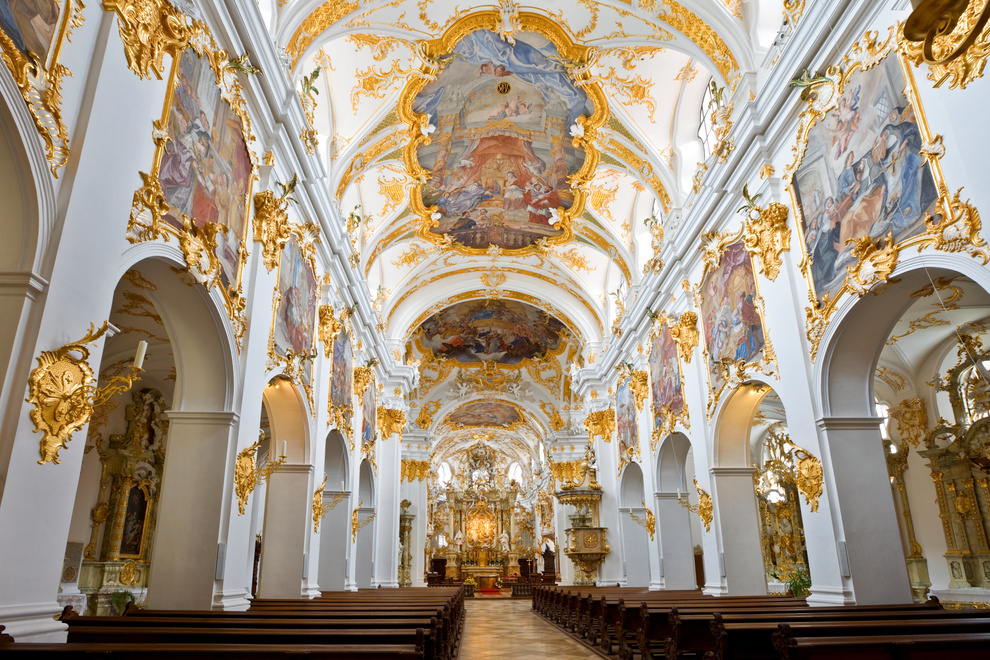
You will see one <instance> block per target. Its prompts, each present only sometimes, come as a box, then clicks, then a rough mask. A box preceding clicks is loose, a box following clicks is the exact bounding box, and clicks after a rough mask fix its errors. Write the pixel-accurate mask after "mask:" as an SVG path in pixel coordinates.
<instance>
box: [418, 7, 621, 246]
mask: <svg viewBox="0 0 990 660" xmlns="http://www.w3.org/2000/svg"><path fill="white" fill-rule="evenodd" d="M489 14H492V12H484V13H483V14H479V15H476V16H475V17H468V19H465V20H464V21H461V22H460V23H459V27H458V26H455V27H454V28H452V29H451V31H449V32H448V33H447V35H445V36H444V37H442V38H441V39H439V40H436V41H434V42H427V44H425V50H426V51H427V52H430V51H433V52H435V53H436V60H435V61H437V62H438V65H437V66H436V67H435V68H436V69H437V72H436V74H435V75H436V78H435V79H430V80H429V81H427V80H425V79H421V78H414V79H413V80H412V81H411V82H410V83H409V84H408V85H407V87H406V89H405V91H404V94H403V101H402V102H401V105H400V116H403V115H404V116H405V118H406V119H407V123H408V124H409V125H410V126H411V130H412V131H413V133H414V138H417V136H418V139H413V140H412V141H411V142H410V144H409V146H408V147H407V151H406V164H407V166H409V167H410V168H411V170H413V171H412V172H411V174H413V175H414V176H415V178H417V179H418V180H420V181H422V182H423V183H422V184H421V185H420V186H419V188H418V190H417V189H413V191H412V192H411V200H410V201H411V204H412V207H413V209H414V210H416V211H417V212H419V213H420V215H421V217H422V218H423V219H424V226H423V231H422V232H421V234H422V235H423V236H424V237H426V238H429V239H431V240H433V241H434V242H438V243H439V242H442V241H447V240H449V239H453V241H454V242H455V243H456V244H457V247H459V248H460V249H466V250H469V251H471V250H487V249H489V248H490V247H491V246H497V247H499V248H501V249H507V250H520V249H526V248H530V247H531V246H533V245H534V244H535V243H536V242H537V241H539V240H541V239H549V240H551V241H563V240H568V239H569V238H570V236H571V230H570V218H571V217H572V216H573V215H575V214H577V213H580V212H581V209H582V207H583V204H584V193H583V190H582V189H581V185H582V184H583V183H585V182H586V181H587V180H588V179H589V178H590V177H591V175H592V173H593V170H594V166H595V164H596V163H597V160H598V155H597V152H596V151H595V150H594V147H593V146H592V145H591V144H589V140H590V138H591V137H592V136H593V135H594V131H595V129H596V128H597V127H598V126H600V125H601V124H602V123H604V120H605V114H606V106H605V103H604V99H603V97H602V101H601V103H599V102H597V101H596V94H595V91H597V92H598V95H600V93H601V92H600V90H598V88H597V86H595V85H590V84H582V83H583V82H584V81H578V82H575V78H574V77H572V70H573V69H574V67H575V66H577V65H579V64H580V63H581V58H585V57H586V51H587V49H585V48H581V47H575V46H573V45H572V44H570V42H569V41H568V40H567V39H566V37H564V35H563V34H562V33H560V32H559V28H557V27H556V26H552V25H551V24H549V23H548V22H546V21H545V19H540V18H539V17H537V16H531V17H529V22H530V23H531V25H528V26H527V25H526V21H525V20H524V21H523V26H524V29H523V30H520V31H518V32H514V33H513V34H511V35H506V34H504V33H503V34H502V35H501V36H500V35H499V34H497V33H496V32H494V31H493V30H495V29H496V28H497V26H496V25H495V24H494V21H488V20H487V18H486V17H488V15H489ZM492 16H494V14H492ZM521 17H522V16H521ZM472 18H474V20H469V19H472ZM465 21H466V22H465ZM479 28H482V29H479ZM484 28H490V29H484ZM439 62H443V63H444V64H439ZM592 87H594V91H593V90H592ZM589 93H590V95H589ZM599 108H600V109H599ZM410 110H411V112H409V111H410ZM448 237H449V238H448Z"/></svg>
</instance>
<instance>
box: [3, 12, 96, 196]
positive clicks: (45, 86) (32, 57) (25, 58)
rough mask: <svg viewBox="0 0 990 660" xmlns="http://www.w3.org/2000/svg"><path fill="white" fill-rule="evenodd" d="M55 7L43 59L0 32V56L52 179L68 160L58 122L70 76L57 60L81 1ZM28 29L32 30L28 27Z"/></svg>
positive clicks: (80, 18) (79, 21)
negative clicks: (41, 142) (58, 10)
mask: <svg viewBox="0 0 990 660" xmlns="http://www.w3.org/2000/svg"><path fill="white" fill-rule="evenodd" d="M58 4H60V5H66V7H65V8H64V9H63V16H62V18H61V20H59V21H58V25H57V26H56V27H55V31H54V34H53V35H51V36H50V37H49V43H47V44H44V45H46V46H47V47H48V53H47V57H45V59H44V60H42V58H41V55H39V54H38V53H34V52H31V51H28V52H27V54H25V52H24V51H22V50H21V49H20V48H19V47H18V46H17V44H16V43H15V42H14V40H13V39H11V38H10V37H9V36H8V35H7V33H6V32H5V31H3V30H0V57H2V58H3V62H4V64H6V65H7V68H8V69H10V73H11V75H12V76H13V77H14V82H15V83H17V87H18V89H19V90H20V92H21V96H23V97H24V102H25V103H27V107H28V111H29V112H30V113H31V118H32V119H33V120H34V125H35V127H36V128H37V129H38V133H39V134H40V135H41V139H42V140H44V142H45V152H46V155H47V158H48V166H49V168H50V169H51V172H52V176H54V177H55V178H58V170H59V168H61V167H62V166H63V165H65V163H66V161H68V159H69V131H68V128H67V127H66V126H65V123H64V122H63V121H62V78H63V77H64V76H66V75H68V76H71V75H72V73H71V72H70V71H69V69H68V68H67V67H66V66H65V65H64V64H61V63H60V62H59V59H60V55H61V52H62V46H63V45H64V43H65V41H67V40H68V39H69V36H70V34H71V33H72V29H73V28H76V27H79V26H80V25H82V23H83V15H82V10H83V3H82V1H81V0H60V1H59V3H58ZM31 29H32V30H34V29H35V28H34V27H33V26H32V28H31Z"/></svg>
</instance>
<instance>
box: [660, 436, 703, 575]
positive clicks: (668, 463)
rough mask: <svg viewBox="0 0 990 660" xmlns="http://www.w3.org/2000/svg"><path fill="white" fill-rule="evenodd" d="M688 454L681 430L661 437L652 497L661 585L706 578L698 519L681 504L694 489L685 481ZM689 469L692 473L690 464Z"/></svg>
mask: <svg viewBox="0 0 990 660" xmlns="http://www.w3.org/2000/svg"><path fill="white" fill-rule="evenodd" d="M690 456H691V442H690V441H689V440H688V438H687V436H685V435H684V434H683V433H674V434H673V435H669V436H667V437H666V438H664V440H663V442H662V443H661V444H660V447H659V451H658V452H657V480H656V483H657V493H656V494H655V498H656V504H657V534H658V535H659V539H658V541H659V543H660V567H661V577H662V578H663V588H664V589H695V588H697V587H698V586H699V585H703V584H704V582H705V580H704V577H705V573H704V567H703V566H704V565H703V562H702V561H701V560H702V555H701V529H700V524H699V521H700V519H699V518H698V517H697V516H692V515H691V512H690V511H689V510H688V509H687V507H684V506H682V504H683V503H684V502H689V501H690V500H689V498H690V496H691V492H692V490H693V487H690V486H689V485H688V484H689V483H691V482H692V480H689V479H688V467H689V466H691V465H692V463H691V462H689V458H690ZM690 472H691V473H692V474H693V473H694V469H693V467H691V469H690ZM695 548H697V551H696V550H695Z"/></svg>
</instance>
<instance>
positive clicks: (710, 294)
mask: <svg viewBox="0 0 990 660" xmlns="http://www.w3.org/2000/svg"><path fill="white" fill-rule="evenodd" d="M757 298H758V294H757V291H756V279H755V278H754V277H753V262H752V260H751V259H750V256H749V253H748V252H746V248H745V246H744V245H743V242H742V241H736V242H735V243H733V244H731V245H729V246H727V247H726V248H725V249H724V250H723V252H722V256H721V260H720V261H719V265H718V267H717V268H715V269H713V270H712V271H711V272H709V273H708V274H707V275H706V276H705V279H704V281H703V282H702V285H701V314H702V321H703V322H702V325H703V326H704V330H705V346H706V347H707V352H708V369H709V378H710V383H711V387H712V391H715V392H717V391H718V390H719V388H720V387H721V386H722V371H721V369H720V368H719V367H720V366H721V363H722V361H723V360H728V361H731V362H733V363H734V362H737V361H739V360H744V361H746V362H747V363H748V362H754V361H757V360H759V359H760V357H761V356H762V355H763V347H764V335H763V321H762V319H761V318H760V313H759V312H758V311H757V309H756V301H757Z"/></svg>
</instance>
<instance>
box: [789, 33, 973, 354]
mask: <svg viewBox="0 0 990 660" xmlns="http://www.w3.org/2000/svg"><path fill="white" fill-rule="evenodd" d="M897 34H898V27H897V26H895V27H893V28H891V29H890V32H889V34H888V35H887V37H886V38H885V39H884V40H883V41H880V40H879V35H878V33H877V32H867V33H866V34H865V35H864V36H863V38H862V39H861V40H860V41H857V42H856V43H854V44H853V45H852V46H851V47H850V49H849V51H848V52H847V54H846V55H845V56H844V57H843V58H842V61H841V62H840V63H838V64H836V65H833V66H830V67H829V68H828V69H827V70H826V72H825V74H824V75H821V76H817V77H814V78H811V79H810V83H811V84H810V85H809V86H806V87H805V89H804V92H803V93H802V98H803V99H804V100H805V101H806V102H807V107H806V108H805V110H804V111H803V112H802V113H801V115H800V117H799V125H798V134H797V143H796V145H795V146H794V148H793V150H794V153H795V156H794V161H793V162H792V163H791V164H790V165H789V166H788V167H787V168H786V170H785V172H784V175H783V179H784V181H786V182H787V190H788V192H789V193H790V196H791V204H792V206H793V208H794V211H795V215H794V218H795V223H794V224H795V225H796V227H797V232H798V236H799V239H800V242H801V245H802V250H803V255H804V256H803V259H802V261H801V263H800V264H799V267H800V268H801V270H802V272H803V274H804V276H805V279H806V280H807V283H808V289H809V290H808V296H809V302H810V304H809V306H808V307H807V308H806V309H805V313H806V321H805V331H806V334H807V338H808V342H809V346H810V354H811V359H812V361H814V360H815V358H816V357H817V354H818V349H819V346H820V344H821V341H822V338H823V337H824V335H825V331H826V330H827V328H828V323H829V319H830V318H831V316H832V314H833V313H834V312H835V309H836V306H837V303H838V301H839V299H840V298H842V297H843V294H846V293H851V294H855V295H858V296H860V297H862V296H863V295H865V294H866V293H868V292H870V291H875V290H876V289H877V287H879V286H881V285H883V284H885V283H886V282H887V281H888V280H889V279H890V275H891V273H892V272H893V270H894V269H895V268H896V266H897V263H898V261H899V258H900V255H901V253H902V252H904V251H905V250H907V249H909V248H916V249H917V251H918V252H921V251H922V250H924V249H926V248H929V247H932V248H934V249H935V250H937V251H942V252H950V253H951V252H961V253H968V254H970V255H971V256H973V257H974V258H977V259H980V260H982V262H983V263H984V264H987V263H990V251H988V250H987V248H986V243H985V241H984V240H983V239H982V238H980V236H979V231H980V228H981V223H980V216H979V213H978V212H977V210H976V209H975V208H974V207H973V206H972V205H971V204H969V202H968V201H963V200H962V199H961V198H960V196H961V192H962V189H961V188H960V189H959V190H957V191H956V192H955V193H954V194H950V193H949V189H948V187H947V186H946V184H945V177H944V174H943V172H942V168H941V164H940V158H941V156H942V154H943V153H944V151H945V148H944V146H943V145H942V138H941V136H940V135H936V134H934V133H933V132H932V131H931V128H930V127H929V124H928V121H927V119H926V117H925V113H924V108H923V107H922V104H921V99H920V97H919V96H918V92H917V85H916V83H915V80H914V76H913V74H912V71H911V67H910V66H909V62H908V61H907V60H906V58H905V57H904V55H903V54H902V53H900V52H899V51H898V50H897V49H896V45H897ZM889 56H893V57H895V58H897V63H898V64H899V67H897V68H899V70H900V72H901V75H902V76H903V79H904V88H903V89H902V90H900V92H901V94H903V96H904V98H905V99H906V100H907V102H908V103H909V104H910V106H911V108H910V109H911V110H912V111H913V116H914V117H915V118H916V126H917V130H918V131H919V133H920V136H921V145H922V146H921V149H920V150H919V151H918V155H920V156H921V157H923V160H924V164H923V165H921V166H920V167H919V168H918V169H919V170H920V169H922V168H924V167H925V166H928V168H929V172H930V174H931V177H932V179H933V180H934V187H935V189H936V191H937V197H936V198H935V201H933V202H932V203H933V204H934V206H935V207H936V208H937V213H936V214H934V215H932V214H927V213H926V214H925V216H924V217H923V218H922V222H923V225H924V226H923V229H922V230H921V231H920V232H918V233H914V234H911V235H908V236H907V237H906V238H903V239H901V240H899V241H898V240H895V239H894V235H893V232H892V231H891V232H890V233H888V234H886V235H880V236H877V237H872V236H871V235H870V234H869V233H867V234H866V235H864V236H861V237H859V238H850V239H849V240H847V241H846V242H847V243H852V242H853V241H855V245H854V246H853V251H852V252H851V256H853V257H855V258H856V263H854V264H852V265H849V266H848V267H847V274H846V276H845V279H844V281H843V283H842V285H841V286H839V287H838V288H837V289H835V290H834V291H826V292H825V295H823V296H821V297H819V295H818V293H817V289H816V286H815V279H814V277H813V275H812V264H813V256H812V255H811V254H810V252H809V248H808V243H807V237H806V233H805V216H804V210H803V209H802V204H801V202H800V200H799V195H800V193H799V191H798V190H797V187H798V182H797V177H798V176H799V174H801V167H802V163H803V161H804V159H805V156H806V152H807V150H808V142H809V133H810V132H811V130H812V129H813V128H814V127H815V126H816V125H817V124H818V123H819V122H821V121H823V120H824V119H825V118H826V117H828V116H829V113H832V112H834V111H836V110H838V109H839V107H840V103H842V102H843V101H844V100H845V103H846V105H847V106H848V105H849V101H848V99H846V97H844V93H845V92H846V88H847V86H851V85H850V83H851V81H852V80H853V76H855V75H856V74H857V73H861V72H866V71H870V70H871V69H873V68H874V67H877V66H878V65H880V64H881V63H883V62H884V61H885V60H886V58H887V57H889ZM854 93H856V94H858V90H854ZM892 107H894V106H893V104H892ZM843 109H846V108H843ZM906 112H907V110H906V109H905V110H904V113H906ZM851 155H852V153H851V151H850V156H851ZM864 158H865V156H864ZM919 185H920V184H919ZM872 228H873V227H872V226H871V229H872Z"/></svg>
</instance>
